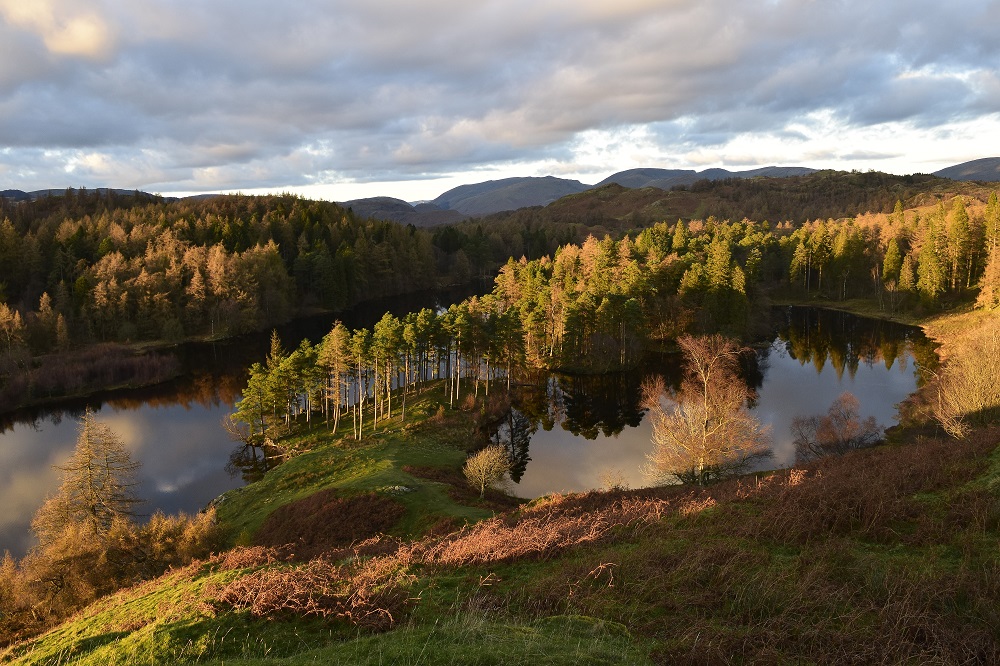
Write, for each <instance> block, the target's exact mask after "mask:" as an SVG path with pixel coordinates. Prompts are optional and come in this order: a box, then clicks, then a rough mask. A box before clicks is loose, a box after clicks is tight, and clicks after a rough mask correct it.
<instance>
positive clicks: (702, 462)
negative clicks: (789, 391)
mask: <svg viewBox="0 0 1000 666" xmlns="http://www.w3.org/2000/svg"><path fill="white" fill-rule="evenodd" d="M677 342H678V344H679V345H680V347H681V349H682V350H683V352H684V364H685V375H684V380H683V382H682V384H681V388H680V390H679V391H676V392H672V393H669V394H668V393H667V392H666V391H665V390H664V386H663V384H662V381H661V382H659V383H652V384H650V383H647V384H646V386H645V387H644V405H645V406H646V407H647V408H648V409H649V410H650V418H651V419H652V423H653V452H652V453H650V454H649V456H648V458H649V465H648V466H647V472H648V473H649V474H650V475H651V476H653V477H654V478H656V479H659V480H674V481H680V482H681V483H695V484H699V485H704V484H706V483H709V482H712V481H716V480H719V479H721V478H725V477H727V476H732V475H734V474H739V473H742V472H744V471H746V470H748V469H749V468H750V467H751V466H752V465H753V464H754V463H755V462H757V461H760V460H764V459H767V458H769V457H770V456H771V455H772V453H771V448H770V433H769V432H768V430H767V428H765V427H764V426H763V425H762V424H761V423H760V421H758V420H757V418H756V417H755V416H753V415H752V414H751V413H750V411H749V409H747V405H746V403H747V400H748V399H749V398H750V397H751V395H752V393H751V391H750V389H749V388H748V387H747V385H746V383H745V382H744V381H743V379H742V378H740V377H739V375H738V368H739V357H740V354H741V353H742V352H743V350H741V349H740V347H739V346H737V344H736V343H735V342H734V341H733V340H730V339H728V338H725V337H723V336H721V335H711V336H704V337H697V338H696V337H691V336H683V337H681V338H680V339H678V341H677Z"/></svg>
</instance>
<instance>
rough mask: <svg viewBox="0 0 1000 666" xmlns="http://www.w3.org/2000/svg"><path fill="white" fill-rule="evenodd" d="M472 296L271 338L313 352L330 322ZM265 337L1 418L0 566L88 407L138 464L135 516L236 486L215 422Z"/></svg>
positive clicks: (234, 458)
mask: <svg viewBox="0 0 1000 666" xmlns="http://www.w3.org/2000/svg"><path fill="white" fill-rule="evenodd" d="M473 293H482V290H481V289H475V288H460V289H454V290H445V291H441V292H434V293H422V294H416V295H409V296H406V297H397V298H391V299H383V300H380V301H376V302H372V303H367V304H364V305H362V306H358V307H356V308H353V309H351V310H349V311H347V312H344V313H340V314H339V315H337V316H336V317H334V316H332V315H324V316H317V317H312V318H307V319H303V320H298V321H296V322H294V323H293V324H290V325H288V326H285V327H282V328H279V329H278V332H279V334H280V335H281V339H282V341H283V343H284V346H285V348H286V349H289V350H291V349H294V348H295V347H296V346H298V344H299V341H300V340H302V339H303V338H308V339H309V340H311V341H312V342H314V343H315V342H318V341H319V340H321V339H322V337H323V336H324V335H325V334H326V333H327V332H329V330H330V328H331V326H332V323H333V321H334V320H335V319H340V320H341V321H343V322H344V323H345V324H346V325H347V326H349V327H351V328H359V327H362V326H364V327H369V328H370V327H371V326H373V325H374V324H375V322H377V321H378V320H379V319H380V318H381V317H382V315H383V314H384V313H385V312H386V311H389V312H392V313H393V314H395V315H397V316H400V315H404V314H406V313H407V312H411V311H413V310H419V309H421V308H425V307H429V308H442V307H443V308H447V307H448V305H450V304H451V303H455V302H458V301H461V300H462V299H464V298H466V297H468V296H471V295H472V294H473ZM269 347H270V333H269V332H268V333H262V334H259V335H249V336H244V337H241V338H237V339H233V340H228V341H225V342H221V343H215V344H189V345H184V346H183V347H181V348H179V349H178V350H177V351H176V352H175V353H176V354H177V355H178V357H179V360H180V361H181V367H183V368H185V369H186V372H187V374H186V375H185V376H184V377H182V378H180V379H178V380H176V381H173V382H168V383H166V384H161V385H158V386H155V387H151V388H147V389H141V390H133V391H127V392H117V393H111V394H106V395H98V396H95V397H93V398H91V399H87V400H77V401H70V402H67V403H63V404H60V405H59V406H58V407H54V408H48V407H46V408H39V409H33V410H24V411H21V412H16V413H13V414H7V415H4V416H0V556H2V554H3V552H4V551H5V550H9V551H10V552H11V554H12V555H14V556H16V557H20V556H22V555H24V553H25V552H26V551H27V549H28V548H29V547H30V546H31V544H32V543H33V539H32V536H31V534H30V524H31V517H32V516H33V515H34V513H35V511H37V510H38V507H39V506H41V504H42V502H43V501H44V499H45V497H46V496H47V495H50V494H52V493H54V492H55V491H56V490H57V489H58V487H59V472H58V471H57V470H55V469H53V466H54V465H60V464H63V463H65V461H66V460H68V458H69V456H70V455H71V454H72V452H73V447H74V445H75V443H76V438H77V427H78V420H79V418H80V416H82V415H83V412H84V410H85V409H86V408H87V407H88V406H89V407H90V408H91V409H92V410H93V411H94V412H95V414H96V416H97V419H98V420H100V421H102V422H104V423H106V424H107V425H108V426H110V427H111V429H112V430H114V431H115V433H117V434H118V435H119V436H120V437H121V438H122V440H123V441H124V442H125V445H126V446H127V448H128V451H129V453H130V454H131V456H132V459H133V460H137V461H139V462H140V463H141V464H142V467H141V468H140V470H139V474H138V479H137V481H138V487H137V488H136V489H135V490H136V494H137V496H138V497H141V498H142V499H143V500H145V502H144V503H143V504H142V505H141V506H140V507H139V511H140V512H141V513H143V514H147V515H148V514H152V513H153V512H154V511H156V510H161V511H164V512H165V513H176V512H178V511H185V512H187V513H194V512H197V511H199V510H200V509H202V508H204V507H205V506H206V505H207V504H208V503H209V502H211V501H212V500H213V499H214V498H216V497H217V496H219V495H220V494H222V493H223V492H225V491H227V490H229V489H231V488H235V487H237V486H240V485H243V483H244V477H245V476H248V475H252V474H253V472H254V469H253V467H254V465H253V461H252V460H245V459H241V457H240V454H241V453H242V452H243V451H242V447H239V446H236V445H235V444H234V443H233V442H232V441H231V440H229V438H228V437H227V436H226V433H225V432H224V431H223V429H222V427H221V426H220V422H221V420H222V418H223V417H224V416H226V415H227V414H229V413H231V412H232V409H233V405H234V403H235V402H236V400H238V399H239V396H240V391H241V390H242V388H243V387H244V386H245V385H246V369H247V368H248V367H249V366H250V364H252V363H253V362H255V361H262V360H263V359H264V356H265V355H266V354H267V351H268V349H269Z"/></svg>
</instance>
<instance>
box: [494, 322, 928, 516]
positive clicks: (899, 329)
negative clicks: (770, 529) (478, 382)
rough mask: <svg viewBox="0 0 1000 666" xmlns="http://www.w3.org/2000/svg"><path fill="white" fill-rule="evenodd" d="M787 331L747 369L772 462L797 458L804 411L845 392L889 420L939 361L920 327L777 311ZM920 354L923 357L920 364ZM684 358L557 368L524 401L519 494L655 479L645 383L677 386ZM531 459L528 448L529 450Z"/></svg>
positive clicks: (519, 404)
mask: <svg viewBox="0 0 1000 666" xmlns="http://www.w3.org/2000/svg"><path fill="white" fill-rule="evenodd" d="M775 321H776V328H777V333H776V334H775V336H774V337H773V338H772V339H770V340H763V341H760V343H759V344H757V345H755V347H756V353H755V354H750V355H747V356H746V357H745V358H744V362H743V364H742V374H743V378H744V380H745V381H746V382H747V384H748V386H750V387H751V388H753V389H755V390H756V391H757V396H756V398H755V400H754V401H753V403H752V404H751V405H750V406H751V409H752V410H753V412H754V413H755V414H756V416H757V417H758V418H759V419H761V421H763V422H764V423H765V424H767V425H770V426H771V428H772V435H773V440H774V453H775V458H774V460H773V461H772V463H771V465H772V466H773V465H790V464H792V463H793V462H794V459H795V450H794V445H793V444H792V436H791V433H790V428H791V422H792V420H793V419H794V418H795V417H796V416H808V415H813V414H820V413H824V412H825V411H826V410H827V408H828V407H829V406H830V404H831V403H832V402H833V401H834V400H835V399H836V398H837V396H839V395H840V394H841V393H843V392H844V391H850V392H851V393H853V394H854V395H855V396H856V397H857V398H858V400H859V401H860V402H861V405H862V412H863V413H862V416H874V417H875V418H876V420H877V421H878V422H879V424H881V425H882V426H889V425H892V424H893V423H894V422H895V417H896V409H895V405H896V404H897V403H898V402H900V401H902V400H903V399H904V398H906V396H908V395H909V394H910V393H912V392H913V391H914V390H915V389H916V387H917V385H918V380H919V376H918V375H919V374H920V373H918V372H916V370H917V369H918V368H932V367H933V366H934V365H935V364H936V362H937V357H936V355H935V352H934V349H935V348H934V345H933V344H932V343H930V342H929V341H928V340H927V339H926V338H925V337H924V336H923V335H922V333H921V332H920V331H919V329H915V328H912V327H907V326H902V325H898V324H893V323H890V322H880V321H875V320H871V319H865V318H861V317H856V316H853V315H850V314H847V313H841V312H832V311H820V310H814V309H810V308H786V309H782V310H779V311H777V312H776V319H775ZM914 361H915V363H914ZM681 374H682V369H681V359H680V357H679V356H678V355H667V356H661V357H654V358H651V359H648V360H647V362H646V363H645V364H644V365H643V367H642V368H640V369H637V370H635V371H632V372H626V373H618V374H614V375H604V376H597V377H589V376H564V375H553V376H550V377H548V378H547V379H546V380H545V381H543V382H541V383H540V384H539V385H538V386H534V387H528V388H522V389H520V390H519V391H518V392H517V393H516V395H515V400H514V403H515V405H516V408H517V409H518V410H521V412H522V413H523V414H524V416H525V417H526V418H527V419H528V420H529V421H530V422H531V424H532V425H531V426H528V427H527V430H535V431H537V432H535V433H534V434H533V435H532V436H531V440H530V444H529V447H528V448H530V452H531V455H530V459H531V463H530V464H528V465H527V466H526V468H525V469H524V470H523V471H520V470H519V475H518V476H519V478H518V479H517V481H518V483H517V485H515V487H514V491H515V493H516V494H518V495H521V496H524V497H536V496H538V495H541V494H545V493H548V492H557V491H581V490H587V489H591V488H597V487H601V485H602V477H605V476H607V475H608V474H609V473H610V475H611V476H615V475H616V474H620V475H621V477H622V478H623V479H624V481H625V482H626V483H628V484H629V485H632V486H640V485H645V484H646V483H648V481H647V479H646V478H645V477H644V475H643V474H642V472H641V467H642V466H643V465H644V464H645V461H646V454H647V453H648V452H649V451H650V449H651V444H650V438H651V435H652V432H651V428H650V426H649V423H648V422H647V421H646V420H644V419H643V411H642V409H641V407H640V406H639V402H640V388H639V387H640V385H641V383H642V381H643V380H644V379H645V378H647V377H649V376H651V375H660V376H662V377H664V379H665V382H666V384H667V386H668V387H673V388H677V387H678V386H679V384H680V379H681ZM521 455H522V456H524V457H525V458H527V457H528V456H527V452H526V451H525V452H522V453H521Z"/></svg>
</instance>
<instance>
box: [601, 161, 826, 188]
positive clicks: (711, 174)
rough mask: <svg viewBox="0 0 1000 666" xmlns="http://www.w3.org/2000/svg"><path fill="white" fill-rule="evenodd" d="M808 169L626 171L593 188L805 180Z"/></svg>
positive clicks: (769, 167)
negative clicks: (736, 180) (734, 180)
mask: <svg viewBox="0 0 1000 666" xmlns="http://www.w3.org/2000/svg"><path fill="white" fill-rule="evenodd" d="M815 171H816V170H815V169H810V168H808V167H776V166H767V167H759V168H757V169H748V170H746V171H729V170H728V169H705V170H704V171H694V170H692V169H628V170H627V171H619V172H618V173H616V174H612V175H610V176H608V177H607V178H605V179H604V180H602V181H601V182H599V183H598V184H597V185H595V186H594V187H601V186H603V185H608V184H609V183H616V184H618V185H622V186H623V187H628V188H631V189H638V188H640V187H655V188H658V189H661V190H669V189H670V188H671V187H674V186H677V185H692V184H694V183H696V182H698V181H699V180H724V179H726V178H755V177H758V176H763V177H765V178H788V177H790V176H805V175H806V174H810V173H813V172H815Z"/></svg>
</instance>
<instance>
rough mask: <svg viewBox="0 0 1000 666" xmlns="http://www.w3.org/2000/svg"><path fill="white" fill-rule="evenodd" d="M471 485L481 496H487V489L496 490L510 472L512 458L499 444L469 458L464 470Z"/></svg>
mask: <svg viewBox="0 0 1000 666" xmlns="http://www.w3.org/2000/svg"><path fill="white" fill-rule="evenodd" d="M462 471H463V472H464V473H465V478H466V479H468V481H469V485H471V486H472V487H473V488H476V489H478V490H479V496H480V497H482V496H483V495H485V494H486V489H487V488H496V487H498V486H499V485H500V484H501V482H502V481H503V477H504V475H505V474H507V472H509V471H510V456H509V455H507V450H506V449H505V448H504V447H502V446H501V445H499V444H493V445H490V446H487V447H486V448H485V449H482V450H481V451H479V452H478V453H474V454H472V455H471V456H469V459H468V460H467V461H465V467H464V468H463V469H462Z"/></svg>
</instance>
